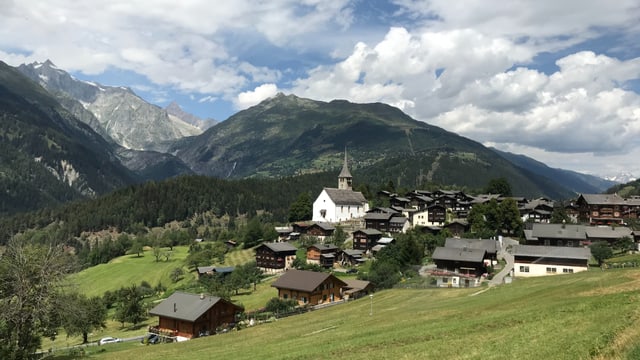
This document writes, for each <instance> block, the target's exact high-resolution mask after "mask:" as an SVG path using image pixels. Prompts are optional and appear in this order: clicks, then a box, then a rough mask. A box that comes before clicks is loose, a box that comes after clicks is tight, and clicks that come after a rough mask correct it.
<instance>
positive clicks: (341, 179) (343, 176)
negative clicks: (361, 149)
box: [338, 147, 353, 190]
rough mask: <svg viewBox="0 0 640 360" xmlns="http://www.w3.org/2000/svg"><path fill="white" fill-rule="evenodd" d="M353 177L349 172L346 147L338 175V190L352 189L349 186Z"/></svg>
mask: <svg viewBox="0 0 640 360" xmlns="http://www.w3.org/2000/svg"><path fill="white" fill-rule="evenodd" d="M352 181H353V177H352V176H351V173H350V172H349V164H348V163H347V148H346V147H345V149H344V164H343V165H342V171H340V175H338V189H340V190H353V189H352V188H351V182H352Z"/></svg>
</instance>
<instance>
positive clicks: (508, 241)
mask: <svg viewBox="0 0 640 360" xmlns="http://www.w3.org/2000/svg"><path fill="white" fill-rule="evenodd" d="M512 245H518V241H517V240H514V239H512V238H508V237H505V238H503V239H502V248H501V249H500V251H498V259H504V261H506V264H505V266H504V268H503V269H502V270H501V271H500V272H499V273H497V274H496V275H495V276H494V277H493V278H492V279H491V280H489V286H496V285H500V284H502V283H503V282H504V278H505V276H507V275H509V274H510V273H511V270H513V255H512V254H510V253H509V251H507V249H508V248H509V247H510V246H512Z"/></svg>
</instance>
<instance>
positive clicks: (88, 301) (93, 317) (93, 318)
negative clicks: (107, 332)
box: [60, 293, 107, 344]
mask: <svg viewBox="0 0 640 360" xmlns="http://www.w3.org/2000/svg"><path fill="white" fill-rule="evenodd" d="M61 304H62V307H61V309H60V310H61V318H62V327H63V328H64V330H65V331H66V333H67V336H74V335H78V334H81V335H82V343H83V344H86V343H87V342H88V335H89V333H90V332H91V331H93V330H97V329H101V328H106V326H107V325H106V320H107V307H106V306H105V303H104V301H103V300H102V298H100V297H93V298H87V297H86V296H85V295H81V294H78V293H71V294H67V295H65V296H64V297H63V301H62V302H61Z"/></svg>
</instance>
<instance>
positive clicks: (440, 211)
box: [426, 204, 447, 226]
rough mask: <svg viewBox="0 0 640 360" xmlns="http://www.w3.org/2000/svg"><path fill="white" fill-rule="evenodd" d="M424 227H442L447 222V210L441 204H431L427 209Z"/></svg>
mask: <svg viewBox="0 0 640 360" xmlns="http://www.w3.org/2000/svg"><path fill="white" fill-rule="evenodd" d="M427 211H428V214H427V216H428V217H427V224H426V225H436V226H438V225H440V226H441V225H444V224H445V223H446V221H447V208H446V207H445V206H444V205H441V204H433V205H431V206H429V207H428V208H427Z"/></svg>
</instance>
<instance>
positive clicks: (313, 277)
mask: <svg viewBox="0 0 640 360" xmlns="http://www.w3.org/2000/svg"><path fill="white" fill-rule="evenodd" d="M346 285H347V284H346V283H345V282H344V281H342V280H340V279H339V278H337V277H336V276H335V275H333V274H330V273H325V272H315V271H306V270H296V269H291V270H289V271H287V272H285V273H283V274H282V275H281V276H280V277H279V278H278V279H277V280H276V281H274V282H273V284H271V286H272V287H274V288H276V289H278V298H280V299H285V300H287V299H292V300H295V301H297V302H298V304H299V305H320V304H325V303H331V302H334V301H340V300H342V289H343V287H345V286H346Z"/></svg>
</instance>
